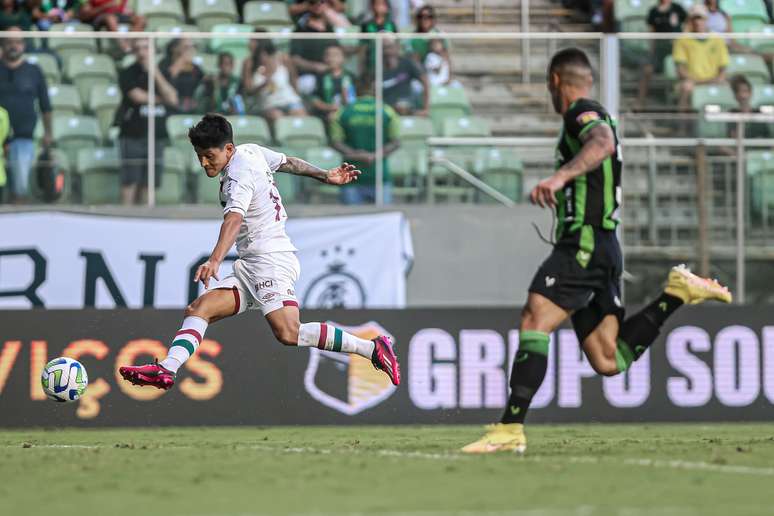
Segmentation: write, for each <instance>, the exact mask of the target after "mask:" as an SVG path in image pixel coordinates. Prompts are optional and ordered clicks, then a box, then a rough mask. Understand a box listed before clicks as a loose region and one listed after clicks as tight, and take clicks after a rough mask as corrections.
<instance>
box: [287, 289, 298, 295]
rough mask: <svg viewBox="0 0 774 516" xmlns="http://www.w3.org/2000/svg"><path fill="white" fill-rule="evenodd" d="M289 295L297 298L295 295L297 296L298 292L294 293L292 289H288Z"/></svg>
mask: <svg viewBox="0 0 774 516" xmlns="http://www.w3.org/2000/svg"><path fill="white" fill-rule="evenodd" d="M288 295H289V296H295V295H296V292H295V291H294V290H293V289H292V288H289V289H288Z"/></svg>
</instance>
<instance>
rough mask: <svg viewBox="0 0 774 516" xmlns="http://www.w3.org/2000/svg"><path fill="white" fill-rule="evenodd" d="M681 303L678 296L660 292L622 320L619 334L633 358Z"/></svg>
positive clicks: (646, 345)
mask: <svg viewBox="0 0 774 516" xmlns="http://www.w3.org/2000/svg"><path fill="white" fill-rule="evenodd" d="M682 305H683V301H682V300H681V299H680V298H677V297H675V296H670V295H669V294H666V293H662V294H661V295H660V296H659V297H658V298H657V299H656V300H655V301H653V302H652V303H651V304H649V305H648V306H646V307H645V308H643V309H642V310H641V311H640V312H638V313H636V314H634V315H633V316H631V317H629V318H628V319H626V320H625V321H624V322H623V324H622V325H621V331H620V332H619V336H620V338H621V340H623V341H624V342H625V343H626V344H627V345H628V346H629V347H630V348H631V350H632V353H634V359H635V360H637V359H638V358H640V356H642V354H643V353H645V350H647V349H648V347H650V345H651V344H653V342H654V341H655V340H656V338H657V337H658V334H659V330H660V329H661V326H662V325H663V324H664V322H665V321H666V320H667V318H669V316H670V315H672V313H674V311H675V310H677V309H678V308H680V307H681V306H682Z"/></svg>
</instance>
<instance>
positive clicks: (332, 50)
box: [312, 45, 356, 120]
mask: <svg viewBox="0 0 774 516" xmlns="http://www.w3.org/2000/svg"><path fill="white" fill-rule="evenodd" d="M324 59H325V64H326V65H327V66H328V69H329V71H328V72H327V73H324V74H323V75H320V76H319V77H318V78H317V88H316V89H315V92H314V98H313V99H312V107H314V109H315V110H316V111H317V112H318V113H319V114H320V115H321V116H322V117H323V118H325V119H326V120H330V119H332V118H333V116H334V115H335V114H336V112H337V111H338V110H339V109H340V108H341V107H343V106H347V105H349V104H351V103H352V102H354V101H355V98H356V94H355V80H354V78H353V77H352V75H351V74H350V73H349V72H347V71H345V70H344V50H343V49H342V48H341V47H340V46H338V45H334V46H330V47H328V48H326V49H325V58H324Z"/></svg>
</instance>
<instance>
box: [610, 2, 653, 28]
mask: <svg viewBox="0 0 774 516" xmlns="http://www.w3.org/2000/svg"><path fill="white" fill-rule="evenodd" d="M652 6H653V5H652V4H651V2H649V1H647V0H616V2H615V18H616V19H617V20H618V21H620V22H622V23H624V22H627V21H629V20H643V21H644V20H645V19H646V18H647V17H648V12H650V8H651V7H652ZM622 31H623V32H634V31H630V30H624V29H623V27H622Z"/></svg>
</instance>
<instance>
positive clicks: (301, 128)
mask: <svg viewBox="0 0 774 516" xmlns="http://www.w3.org/2000/svg"><path fill="white" fill-rule="evenodd" d="M274 132H275V137H276V139H277V143H279V144H280V145H282V146H285V147H289V148H290V149H310V148H314V147H323V146H325V141H326V136H325V127H323V123H322V121H321V120H320V119H319V118H317V117H313V116H287V117H282V118H280V119H279V120H277V122H276V123H275V127H274Z"/></svg>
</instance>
